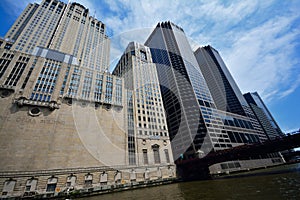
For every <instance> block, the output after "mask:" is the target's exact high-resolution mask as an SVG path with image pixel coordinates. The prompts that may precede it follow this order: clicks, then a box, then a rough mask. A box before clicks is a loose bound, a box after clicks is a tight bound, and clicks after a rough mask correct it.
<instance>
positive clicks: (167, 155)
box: [165, 149, 170, 163]
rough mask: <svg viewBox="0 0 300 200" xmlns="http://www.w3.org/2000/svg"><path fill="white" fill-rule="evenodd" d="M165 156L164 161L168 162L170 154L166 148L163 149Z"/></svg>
mask: <svg viewBox="0 0 300 200" xmlns="http://www.w3.org/2000/svg"><path fill="white" fill-rule="evenodd" d="M165 156H166V161H167V163H170V156H169V151H168V149H165Z"/></svg>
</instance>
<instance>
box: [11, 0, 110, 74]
mask: <svg viewBox="0 0 300 200" xmlns="http://www.w3.org/2000/svg"><path fill="white" fill-rule="evenodd" d="M105 32H106V26H105V24H103V23H102V22H101V21H99V20H97V19H96V18H94V17H92V16H90V13H89V9H87V8H85V7H84V6H83V5H81V4H78V3H75V2H74V3H69V4H65V3H63V2H61V1H58V0H43V1H42V2H41V4H37V3H35V4H29V5H28V6H27V7H26V8H25V10H24V11H23V13H22V14H21V15H20V16H19V17H18V19H17V20H16V21H15V23H14V24H13V25H12V27H11V28H10V29H9V30H8V32H7V34H6V35H5V38H6V39H7V40H9V41H12V42H13V45H12V47H11V49H12V50H17V51H20V52H23V53H29V54H30V53H32V52H33V51H34V49H35V47H37V46H40V47H45V48H51V49H53V50H58V51H60V52H63V53H66V54H70V55H73V56H75V57H77V58H78V62H79V63H80V65H81V66H83V67H87V68H90V69H95V70H99V71H105V70H106V69H107V68H108V65H109V54H108V53H107V52H109V45H110V40H109V38H108V36H107V35H106V34H105Z"/></svg>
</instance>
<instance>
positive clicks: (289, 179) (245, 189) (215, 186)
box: [85, 164, 300, 200]
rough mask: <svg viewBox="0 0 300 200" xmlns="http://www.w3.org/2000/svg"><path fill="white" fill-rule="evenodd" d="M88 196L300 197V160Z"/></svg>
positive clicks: (111, 199)
mask: <svg viewBox="0 0 300 200" xmlns="http://www.w3.org/2000/svg"><path fill="white" fill-rule="evenodd" d="M85 199H88V200H100V199H101V200H103V199H104V200H115V199H122V200H127V199H128V200H129V199H130V200H131V199H143V200H147V199H156V200H163V199H172V200H192V199H265V200H267V199H272V200H276V199H300V164H294V165H289V166H281V167H276V168H272V169H266V170H260V171H258V172H256V175H254V176H244V177H243V176H241V177H239V178H226V179H218V180H207V181H195V182H186V183H177V184H170V185H164V186H159V187H150V188H144V189H137V190H130V191H124V192H118V193H113V194H105V195H100V196H94V197H90V198H85Z"/></svg>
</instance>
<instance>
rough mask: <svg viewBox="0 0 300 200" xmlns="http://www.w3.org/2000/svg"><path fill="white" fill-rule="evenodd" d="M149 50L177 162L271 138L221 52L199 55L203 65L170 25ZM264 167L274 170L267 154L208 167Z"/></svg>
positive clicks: (160, 29)
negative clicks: (203, 58) (237, 83)
mask: <svg viewBox="0 0 300 200" xmlns="http://www.w3.org/2000/svg"><path fill="white" fill-rule="evenodd" d="M145 45H146V46H148V47H150V51H151V55H152V60H153V63H155V65H156V70H157V74H158V79H159V84H160V88H161V94H162V98H163V103H164V108H165V110H166V119H167V125H168V130H169V135H170V139H171V144H172V150H173V156H174V160H178V159H180V158H182V157H183V159H186V158H189V157H198V156H199V157H203V156H205V154H206V153H209V152H211V151H217V150H222V149H226V148H231V147H235V146H239V145H243V144H250V143H257V142H260V141H263V140H266V139H267V137H266V135H265V133H264V132H263V130H262V128H261V126H260V124H259V123H258V121H257V119H256V117H255V115H254V114H253V113H252V110H251V108H250V107H249V105H248V103H247V102H246V100H245V99H244V97H243V95H242V94H241V92H240V90H239V88H238V87H237V85H236V84H235V82H234V80H233V78H232V77H231V75H230V73H229V71H228V70H227V68H226V66H225V64H224V63H223V61H222V58H221V57H220V56H218V54H217V52H213V51H211V52H206V51H204V53H203V55H202V52H201V51H200V53H201V54H200V56H199V57H200V58H201V57H204V56H205V59H207V60H208V59H209V63H208V62H207V61H206V60H204V61H201V62H199V60H198V59H199V57H197V55H196V56H195V55H194V52H193V51H192V49H191V46H190V45H189V43H188V40H187V38H186V36H185V33H184V31H183V29H182V28H180V27H178V26H177V25H175V24H173V23H171V22H162V23H158V24H157V26H156V28H155V29H154V31H153V32H152V33H151V35H150V36H149V38H148V39H147V41H146V43H145ZM209 48H210V47H209ZM214 51H215V50H214ZM198 63H199V64H200V65H202V64H203V63H204V64H205V66H202V68H203V67H206V68H208V69H207V71H208V74H207V72H206V71H202V69H201V67H200V66H199V64H198ZM210 66H212V67H211V69H209V67H210ZM208 75H209V76H208ZM207 77H209V78H211V79H212V80H213V79H215V78H217V79H218V80H217V81H216V80H215V81H214V80H213V81H210V80H208V79H207ZM223 82H225V83H224V84H222V85H220V86H219V85H218V84H219V83H220V84H221V83H223ZM211 86H212V87H211ZM218 87H219V88H218ZM274 156H275V155H274ZM262 158H263V159H262ZM263 165H272V160H271V159H270V158H269V156H268V155H262V156H261V157H258V156H257V157H255V158H251V160H245V161H241V160H240V161H230V162H226V163H222V164H220V163H218V164H216V165H213V166H210V171H211V173H218V172H221V171H224V170H230V171H234V170H240V169H246V168H253V167H254V166H255V167H258V166H263Z"/></svg>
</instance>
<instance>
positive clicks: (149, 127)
mask: <svg viewBox="0 0 300 200" xmlns="http://www.w3.org/2000/svg"><path fill="white" fill-rule="evenodd" d="M113 74H114V75H117V76H120V77H122V78H123V79H124V85H125V89H126V96H127V98H126V99H127V105H128V109H127V123H126V124H127V129H128V154H129V155H128V157H129V165H137V166H151V165H153V164H160V166H161V167H160V168H162V167H169V166H172V165H173V163H174V161H173V155H172V150H171V145H170V139H169V133H168V129H167V122H166V116H165V112H164V106H163V101H162V96H161V92H160V88H159V82H158V76H157V72H156V68H155V65H154V64H153V61H152V56H151V53H150V49H149V47H146V46H144V45H142V44H139V43H136V42H131V43H129V44H128V46H127V48H126V50H125V52H124V54H123V55H122V56H121V59H120V60H119V62H118V64H117V66H116V68H115V69H114V71H113Z"/></svg>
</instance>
